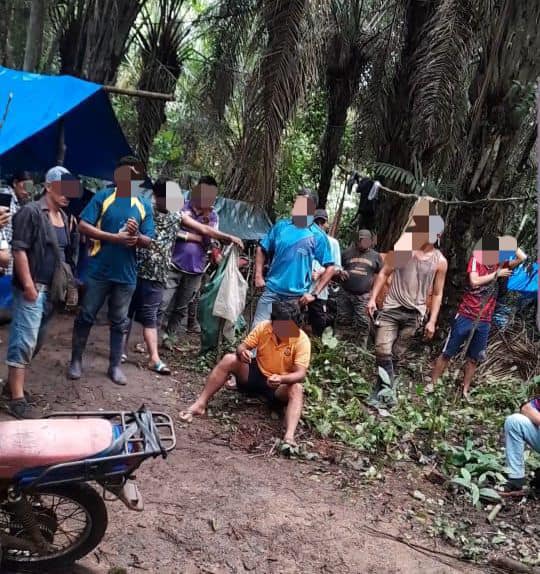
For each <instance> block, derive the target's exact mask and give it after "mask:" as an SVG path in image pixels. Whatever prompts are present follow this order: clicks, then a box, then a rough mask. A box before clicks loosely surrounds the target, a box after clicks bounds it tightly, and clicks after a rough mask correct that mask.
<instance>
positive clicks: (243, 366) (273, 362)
mask: <svg viewBox="0 0 540 574" xmlns="http://www.w3.org/2000/svg"><path fill="white" fill-rule="evenodd" d="M299 324H300V309H299V307H298V305H297V303H296V302H293V301H281V302H278V303H273V304H272V314H271V318H270V321H263V322H262V323H259V324H258V325H257V326H256V327H255V328H254V329H253V331H251V333H250V334H249V335H248V336H247V337H246V338H245V340H244V342H243V343H241V344H240V345H239V346H238V349H236V353H229V354H227V355H225V356H224V357H223V359H221V361H220V362H219V363H218V364H217V366H216V367H214V370H213V371H212V372H211V373H210V376H209V377H208V381H207V382H206V385H205V387H204V389H203V391H202V393H201V394H200V395H199V398H198V399H197V400H196V401H195V402H194V403H193V404H192V405H191V406H190V407H189V408H188V409H187V410H186V411H183V412H182V413H180V418H181V420H183V421H185V422H191V421H192V420H193V417H194V416H198V415H204V413H205V412H206V407H207V405H208V401H209V400H210V399H211V398H212V397H213V396H214V395H215V394H216V393H217V392H218V391H219V389H221V388H222V387H223V386H224V385H225V383H226V381H227V380H228V378H229V375H231V374H234V375H235V376H236V383H237V389H238V391H240V392H241V393H245V394H247V395H250V396H260V397H263V398H265V399H267V400H268V401H269V402H270V403H273V402H274V401H279V402H281V403H285V404H286V405H287V407H286V410H285V436H284V439H283V440H284V442H286V443H287V444H289V445H291V446H296V443H295V439H294V434H295V432H296V427H297V426H298V422H299V421H300V415H301V414H302V406H303V388H302V382H303V380H304V378H305V376H306V372H307V369H308V367H309V361H310V358H311V343H310V341H309V337H308V336H307V335H306V334H305V333H304V331H302V330H301V329H300V327H299ZM254 350H255V351H256V357H255V358H254V357H253V353H252V351H254Z"/></svg>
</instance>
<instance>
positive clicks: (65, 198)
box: [45, 181, 69, 208]
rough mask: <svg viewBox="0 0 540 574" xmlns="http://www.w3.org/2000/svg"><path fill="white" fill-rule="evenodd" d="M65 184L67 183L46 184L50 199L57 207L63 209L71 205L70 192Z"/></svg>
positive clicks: (54, 182)
mask: <svg viewBox="0 0 540 574" xmlns="http://www.w3.org/2000/svg"><path fill="white" fill-rule="evenodd" d="M65 184H66V182H64V181H53V182H51V183H46V184H45V189H46V191H47V194H48V196H49V199H50V200H51V201H52V202H53V203H54V205H56V206H57V207H62V208H63V207H67V206H68V205H69V192H68V189H66V185H65Z"/></svg>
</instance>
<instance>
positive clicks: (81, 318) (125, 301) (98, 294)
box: [75, 277, 135, 333]
mask: <svg viewBox="0 0 540 574" xmlns="http://www.w3.org/2000/svg"><path fill="white" fill-rule="evenodd" d="M85 285H86V291H85V293H84V297H83V300H82V303H81V309H80V311H79V314H78V315H77V318H76V319H75V323H76V324H77V325H79V326H81V327H82V326H87V327H91V326H92V325H93V324H94V323H95V321H96V316H97V314H98V313H99V310H100V309H101V307H103V304H104V303H105V299H106V298H107V297H108V298H109V312H108V314H107V317H108V319H109V322H110V324H111V331H116V332H119V333H126V331H127V328H128V324H129V321H128V318H127V316H128V309H129V304H130V302H131V298H132V296H133V292H134V291H135V285H130V284H126V283H116V282H115V281H101V280H97V279H93V278H92V277H87V278H86V283H85Z"/></svg>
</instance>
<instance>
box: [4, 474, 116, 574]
mask: <svg viewBox="0 0 540 574" xmlns="http://www.w3.org/2000/svg"><path fill="white" fill-rule="evenodd" d="M27 498H28V499H29V500H30V501H31V503H32V508H33V510H34V515H35V517H36V519H37V521H38V525H39V528H40V531H41V533H42V534H43V536H44V538H45V539H46V540H47V542H49V544H50V545H51V548H50V552H49V553H47V554H37V553H36V554H32V553H31V552H28V551H21V550H14V549H10V548H6V547H4V548H2V555H3V561H2V568H0V571H1V572H4V571H5V570H8V571H10V570H12V571H14V572H45V571H49V570H59V569H60V571H62V572H66V568H67V567H69V566H71V565H72V564H73V563H74V562H76V561H77V560H80V559H81V558H83V557H84V556H86V555H87V554H89V553H90V552H91V551H92V550H93V549H94V548H95V547H96V546H97V545H98V544H99V543H100V541H101V539H102V538H103V536H104V535H105V531H106V530H107V521H108V519H107V509H106V507H105V503H104V502H103V499H102V498H101V496H100V495H99V494H98V493H97V492H96V491H95V490H94V489H93V488H92V487H90V486H88V485H87V484H69V485H59V486H51V487H47V488H43V489H40V490H37V491H33V492H32V493H30V494H28V495H27ZM64 511H65V512H67V514H65V513H64ZM70 524H72V525H74V526H73V527H75V526H78V528H77V530H78V532H76V533H74V532H73V530H71V531H69V530H67V529H68V528H69V525H70ZM59 527H60V528H59ZM0 530H2V531H4V532H8V533H9V534H11V535H12V536H17V537H19V538H23V539H24V538H28V535H27V534H26V532H25V530H24V528H23V527H22V525H20V524H17V523H16V522H15V518H14V517H13V516H12V515H11V514H10V513H9V512H7V511H6V509H5V508H3V507H0ZM66 532H69V534H70V536H68V535H67V534H66ZM60 537H64V538H65V539H66V543H65V544H64V545H61V541H60V539H59V538H60ZM57 539H58V540H57Z"/></svg>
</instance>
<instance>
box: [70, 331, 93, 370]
mask: <svg viewBox="0 0 540 574" xmlns="http://www.w3.org/2000/svg"><path fill="white" fill-rule="evenodd" d="M91 329H92V325H88V324H87V323H77V321H75V323H74V324H73V337H72V342H71V362H70V363H69V368H68V377H69V378H70V379H72V380H77V379H80V378H81V375H82V356H83V353H84V349H85V348H86V342H87V341H88V335H89V334H90V330H91Z"/></svg>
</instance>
